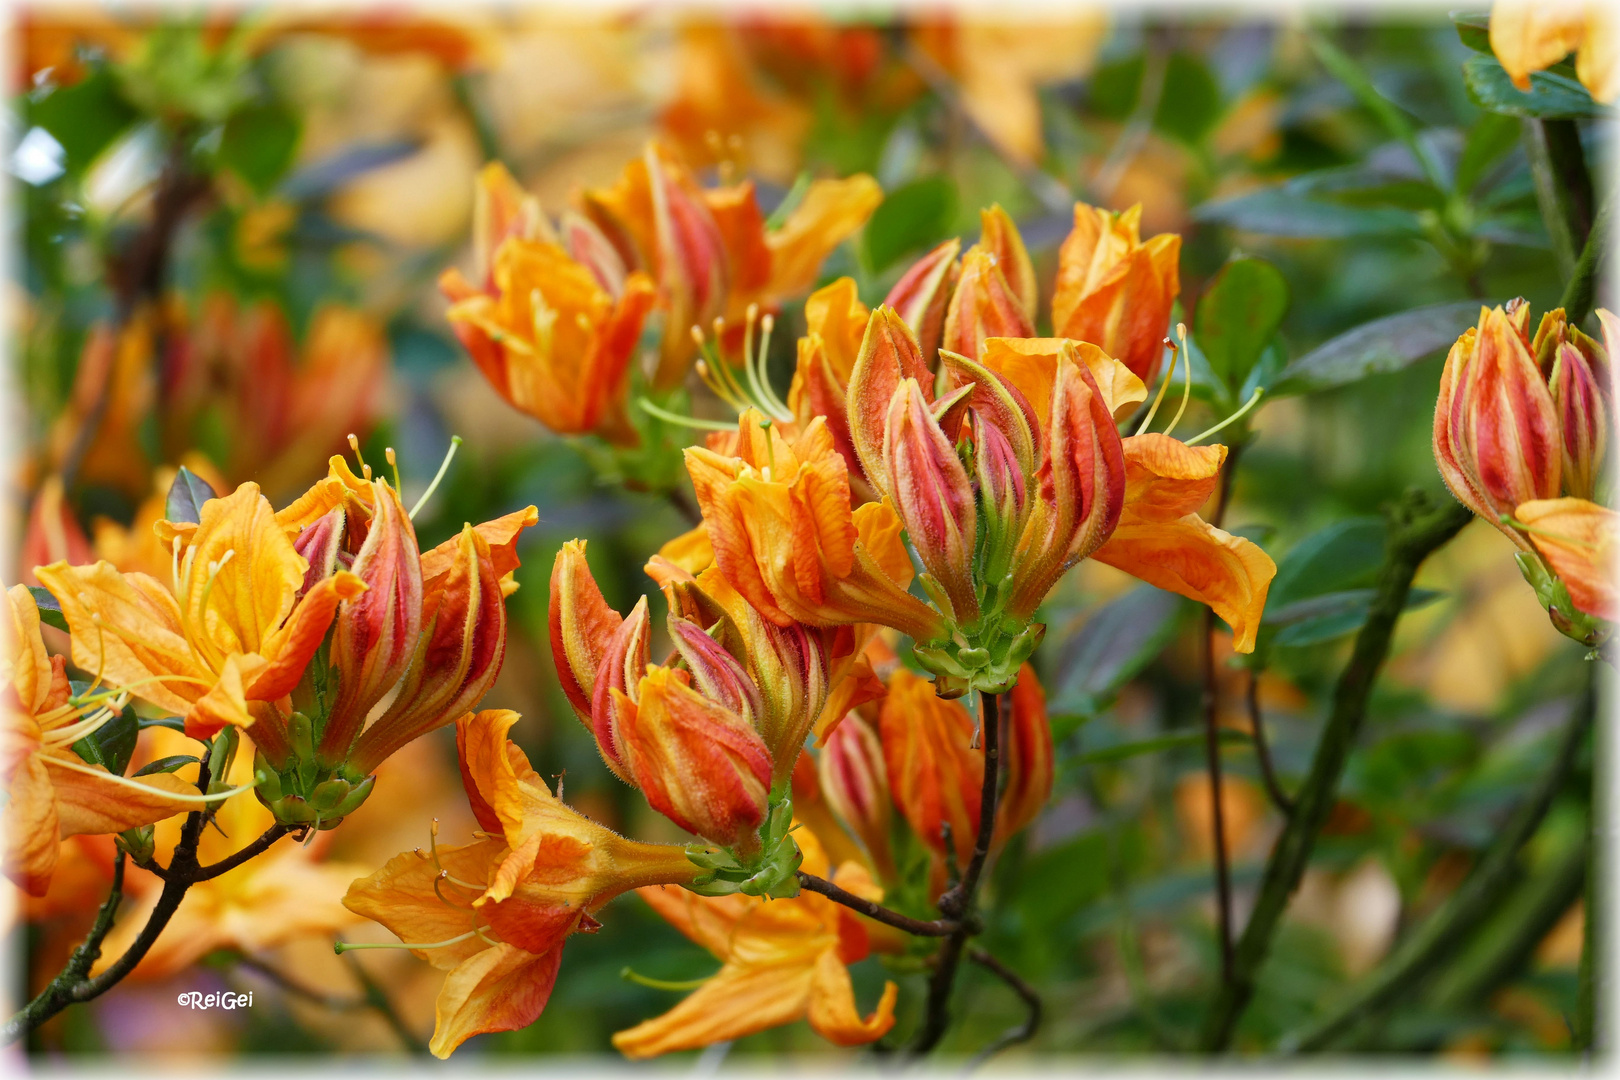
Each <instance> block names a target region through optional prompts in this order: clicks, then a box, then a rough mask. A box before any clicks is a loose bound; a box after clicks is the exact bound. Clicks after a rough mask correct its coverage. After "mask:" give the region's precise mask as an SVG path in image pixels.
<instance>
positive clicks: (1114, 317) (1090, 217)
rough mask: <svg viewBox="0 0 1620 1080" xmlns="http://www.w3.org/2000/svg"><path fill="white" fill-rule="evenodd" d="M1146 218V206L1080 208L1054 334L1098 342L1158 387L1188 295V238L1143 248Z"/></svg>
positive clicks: (1155, 241) (1064, 262) (1066, 253)
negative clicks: (1184, 257)
mask: <svg viewBox="0 0 1620 1080" xmlns="http://www.w3.org/2000/svg"><path fill="white" fill-rule="evenodd" d="M1141 215H1142V210H1141V207H1140V206H1134V207H1132V208H1131V209H1129V210H1126V211H1125V212H1124V213H1122V214H1116V213H1113V212H1112V211H1109V210H1103V209H1099V208H1098V207H1094V206H1087V205H1086V204H1085V203H1076V204H1075V207H1074V229H1073V231H1072V232H1070V233H1069V235H1068V238H1067V239H1065V240H1064V241H1063V246H1062V248H1061V249H1059V251H1058V274H1057V282H1056V284H1055V285H1054V287H1053V294H1052V329H1053V332H1055V333H1057V334H1059V335H1061V336H1063V337H1068V338H1074V339H1075V340H1077V341H1089V342H1091V343H1092V344H1093V345H1096V346H1097V347H1098V348H1100V349H1102V351H1103V352H1105V353H1107V354H1108V355H1109V356H1112V357H1114V358H1115V359H1116V360H1119V361H1120V362H1121V363H1123V364H1124V365H1125V366H1126V367H1128V368H1130V369H1131V371H1132V372H1133V373H1135V375H1136V376H1137V377H1138V378H1140V379H1141V380H1142V381H1143V382H1144V383H1146V384H1149V385H1151V384H1152V382H1153V377H1154V375H1155V374H1157V372H1158V368H1159V359H1160V357H1162V356H1163V355H1164V345H1163V342H1164V334H1165V329H1166V327H1167V326H1168V325H1169V322H1170V307H1171V305H1172V304H1173V303H1174V302H1175V299H1176V296H1177V294H1178V293H1180V291H1181V275H1180V258H1181V237H1180V236H1178V235H1176V234H1174V233H1161V234H1160V235H1158V236H1155V237H1153V238H1152V239H1150V240H1148V241H1147V242H1146V243H1143V242H1142V239H1141V235H1140V221H1141Z"/></svg>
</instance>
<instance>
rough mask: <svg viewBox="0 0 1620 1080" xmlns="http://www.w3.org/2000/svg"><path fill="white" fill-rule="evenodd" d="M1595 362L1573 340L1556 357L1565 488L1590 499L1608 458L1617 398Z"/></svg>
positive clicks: (1554, 383) (1555, 399)
mask: <svg viewBox="0 0 1620 1080" xmlns="http://www.w3.org/2000/svg"><path fill="white" fill-rule="evenodd" d="M1601 370H1602V369H1601V368H1598V369H1597V370H1594V367H1593V364H1592V363H1591V361H1590V360H1588V358H1587V357H1586V356H1585V355H1584V354H1583V353H1582V351H1581V350H1580V349H1578V348H1576V347H1575V345H1574V344H1572V343H1570V342H1565V343H1564V344H1562V345H1560V346H1559V347H1558V350H1557V354H1556V358H1555V359H1554V361H1553V368H1552V376H1551V380H1550V381H1551V385H1552V399H1553V408H1554V409H1555V410H1557V414H1558V428H1559V432H1560V434H1561V435H1562V436H1563V453H1562V464H1561V472H1562V475H1563V486H1564V492H1565V494H1567V495H1572V496H1574V497H1575V498H1578V499H1590V498H1592V497H1593V496H1594V494H1595V493H1596V492H1597V487H1598V481H1599V478H1600V476H1601V474H1602V472H1603V466H1604V464H1605V462H1606V461H1607V459H1608V453H1609V437H1610V432H1611V430H1612V426H1613V423H1614V401H1613V399H1612V398H1611V397H1610V396H1609V387H1608V385H1607V384H1606V382H1605V381H1604V380H1603V379H1602V378H1601V377H1600V375H1599V374H1598V372H1600V371H1601Z"/></svg>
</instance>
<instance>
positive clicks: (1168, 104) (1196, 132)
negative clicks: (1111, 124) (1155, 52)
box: [1153, 52, 1222, 144]
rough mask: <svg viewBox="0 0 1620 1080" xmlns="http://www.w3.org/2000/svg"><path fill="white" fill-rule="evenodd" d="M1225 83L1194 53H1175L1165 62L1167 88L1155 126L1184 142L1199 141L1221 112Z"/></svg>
mask: <svg viewBox="0 0 1620 1080" xmlns="http://www.w3.org/2000/svg"><path fill="white" fill-rule="evenodd" d="M1221 108H1222V104H1221V85H1220V83H1219V82H1217V81H1216V80H1215V76H1214V75H1213V74H1211V73H1210V70H1209V68H1208V67H1207V66H1205V64H1204V62H1203V61H1202V60H1200V59H1199V58H1198V57H1197V56H1195V55H1193V54H1192V53H1186V52H1178V53H1172V54H1171V55H1170V59H1169V60H1168V61H1167V62H1166V64H1165V69H1164V90H1163V91H1162V92H1161V93H1160V94H1159V107H1158V109H1157V110H1156V111H1155V112H1154V114H1153V126H1154V127H1156V128H1158V129H1159V130H1160V131H1163V132H1165V133H1166V134H1169V135H1173V136H1175V137H1176V138H1178V139H1180V140H1181V141H1182V142H1185V143H1189V144H1196V143H1197V142H1198V141H1199V140H1201V139H1202V138H1203V137H1204V135H1205V134H1207V133H1208V132H1209V129H1210V128H1212V127H1214V126H1215V121H1216V120H1217V119H1219V117H1220V115H1221Z"/></svg>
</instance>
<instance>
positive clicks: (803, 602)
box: [686, 329, 942, 641]
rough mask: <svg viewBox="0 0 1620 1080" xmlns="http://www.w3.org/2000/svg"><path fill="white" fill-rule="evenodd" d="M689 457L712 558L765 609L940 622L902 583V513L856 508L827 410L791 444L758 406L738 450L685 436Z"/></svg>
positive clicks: (918, 632)
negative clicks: (692, 443) (698, 443)
mask: <svg viewBox="0 0 1620 1080" xmlns="http://www.w3.org/2000/svg"><path fill="white" fill-rule="evenodd" d="M871 333H872V332H871V330H870V329H869V330H868V331H867V336H868V338H870V337H871ZM859 445H860V444H859V441H857V442H856V446H857V448H858V447H859ZM863 460H864V459H863ZM686 468H687V472H688V473H689V474H690V475H691V477H692V486H693V489H694V490H695V491H696V493H697V499H698V505H699V506H700V507H701V508H702V510H703V519H704V525H705V528H706V529H707V532H708V537H709V541H710V543H712V544H713V548H714V558H715V563H716V565H718V566H719V568H720V571H721V573H723V574H724V575H725V577H726V580H727V581H729V582H730V583H731V585H732V586H733V587H734V588H735V589H736V590H737V591H738V592H739V593H741V594H742V596H743V598H744V599H746V600H747V601H748V603H749V604H751V605H753V607H754V608H755V609H756V610H758V611H759V613H760V614H761V615H763V616H765V618H767V619H769V620H770V621H772V622H774V623H776V625H778V626H791V625H792V624H794V623H795V622H800V623H805V624H806V625H809V626H822V627H826V626H840V625H847V624H853V623H878V624H881V625H884V626H893V627H895V628H896V629H898V630H901V631H902V632H904V633H907V634H910V635H912V636H913V637H915V638H917V639H918V640H922V641H927V640H930V639H932V638H934V637H935V636H937V635H938V634H939V633H940V632H941V629H942V623H941V620H940V618H939V615H938V613H937V612H935V611H934V610H933V609H931V608H930V607H928V605H926V604H924V603H922V602H921V601H920V600H918V599H917V598H916V597H914V596H912V595H911V594H910V593H908V592H906V587H907V585H909V584H910V582H911V561H910V558H909V557H908V556H907V554H906V550H905V547H904V545H903V544H902V543H901V541H900V522H899V519H898V518H896V516H895V514H894V511H893V510H891V509H890V508H889V506H888V505H887V504H885V503H867V504H865V505H863V506H860V507H853V508H852V507H851V498H850V485H849V470H848V467H847V466H846V465H845V464H844V459H843V457H842V456H841V455H840V454H839V453H838V450H837V447H836V445H835V444H834V441H833V436H832V433H831V431H830V430H829V429H828V427H827V424H826V422H825V421H824V420H822V419H821V418H819V417H818V418H817V419H815V420H813V421H812V422H811V423H810V424H809V426H808V427H806V428H805V429H804V431H803V433H802V434H800V435H799V437H798V438H797V439H795V440H794V441H793V442H792V443H789V442H788V440H787V439H785V438H783V436H782V434H781V433H780V432H778V431H777V430H776V429H775V428H774V427H769V428H766V427H762V426H761V417H760V415H759V413H757V412H756V411H754V410H752V409H750V410H748V411H747V412H745V413H744V414H743V415H742V417H741V418H740V419H739V420H738V423H737V441H736V447H735V451H734V453H733V454H731V455H723V454H720V453H717V452H715V451H714V450H711V449H708V448H704V447H689V448H688V449H687V451H686ZM867 472H868V475H869V476H870V475H871V472H872V470H871V466H870V465H868V468H867Z"/></svg>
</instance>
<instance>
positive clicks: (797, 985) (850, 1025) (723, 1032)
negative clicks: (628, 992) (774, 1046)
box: [613, 828, 899, 1058]
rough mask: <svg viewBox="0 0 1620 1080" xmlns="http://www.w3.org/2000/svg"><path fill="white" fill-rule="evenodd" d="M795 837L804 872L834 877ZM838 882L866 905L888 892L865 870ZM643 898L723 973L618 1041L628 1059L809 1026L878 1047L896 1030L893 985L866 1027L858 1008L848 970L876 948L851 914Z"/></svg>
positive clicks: (653, 890) (663, 891)
mask: <svg viewBox="0 0 1620 1080" xmlns="http://www.w3.org/2000/svg"><path fill="white" fill-rule="evenodd" d="M793 835H794V837H795V839H796V840H797V841H798V843H799V846H800V848H801V850H802V851H803V852H804V863H803V866H804V869H805V870H806V871H808V872H809V873H812V874H818V875H825V874H826V873H827V870H828V865H827V857H826V855H825V854H824V853H823V852H822V849H821V845H820V844H819V843H818V842H817V841H816V838H815V835H814V834H813V833H811V832H810V831H809V830H808V829H805V828H800V829H799V830H798V831H797V832H795V833H794V834H793ZM833 880H834V881H835V882H836V883H837V884H839V885H841V886H842V887H843V888H845V889H848V890H849V891H850V892H853V893H855V894H857V895H859V896H863V897H866V898H867V899H870V900H881V899H882V898H883V890H882V888H880V887H879V886H878V885H877V884H876V883H875V882H874V881H873V880H872V878H871V875H870V874H869V873H868V872H867V870H866V868H865V867H863V866H861V865H860V864H859V863H854V862H846V863H844V864H842V865H841V866H839V867H838V871H837V874H836V875H835V876H834V878H833ZM640 895H641V897H642V899H644V900H646V901H647V903H648V904H650V905H652V908H653V910H654V911H657V912H658V914H660V915H662V916H663V917H664V918H665V919H666V920H668V921H669V923H670V924H671V925H673V926H674V927H675V928H676V929H677V930H679V931H680V932H681V933H683V934H685V935H686V936H687V937H689V938H691V939H692V940H693V941H695V942H697V943H698V944H699V945H702V946H703V947H704V948H705V949H708V950H709V951H710V952H711V953H713V954H714V955H715V957H716V958H717V959H719V960H720V961H721V965H722V966H721V968H720V970H719V971H718V972H717V973H715V975H714V976H713V977H712V978H710V979H709V980H708V981H706V982H705V983H704V984H703V986H702V987H701V988H700V989H698V990H697V991H695V992H694V993H693V994H692V995H691V996H690V997H688V998H686V999H685V1000H684V1001H682V1002H681V1003H680V1004H679V1005H677V1006H675V1007H674V1008H673V1009H671V1010H670V1011H669V1012H667V1013H665V1014H664V1015H662V1016H659V1017H655V1018H654V1019H652V1020H647V1021H645V1022H643V1023H640V1024H637V1025H636V1026H635V1027H633V1028H630V1029H628V1030H626V1031H621V1032H619V1033H618V1034H617V1035H615V1036H613V1045H614V1046H616V1047H618V1048H619V1050H620V1051H621V1052H623V1053H624V1055H625V1056H626V1057H631V1058H648V1057H655V1056H657V1055H659V1054H667V1053H670V1052H672V1051H675V1050H690V1049H693V1048H695V1047H699V1046H708V1045H709V1044H710V1043H716V1042H724V1041H726V1040H728V1039H740V1038H742V1037H743V1036H744V1035H752V1034H753V1033H754V1032H756V1031H764V1030H765V1029H767V1028H773V1027H780V1026H782V1025H783V1024H791V1023H792V1022H793V1021H795V1020H799V1019H802V1018H807V1019H808V1020H809V1021H810V1026H811V1027H812V1028H813V1029H814V1030H815V1031H816V1033H817V1034H819V1035H821V1036H822V1037H823V1038H825V1039H827V1040H828V1041H830V1042H833V1043H836V1044H838V1045H839V1046H858V1045H861V1044H862V1043H869V1042H872V1041H873V1040H875V1039H879V1038H882V1037H883V1036H884V1035H885V1034H886V1033H887V1032H888V1030H889V1029H890V1028H891V1027H893V1026H894V1003H895V998H896V997H897V996H898V994H899V987H897V986H896V985H895V984H894V983H892V982H886V983H885V984H884V988H883V996H882V998H881V999H879V1001H878V1005H877V1008H876V1009H874V1010H873V1011H872V1013H871V1015H870V1016H867V1017H866V1018H864V1019H863V1018H862V1017H861V1015H860V1012H859V1010H858V1009H857V1007H856V1004H855V994H854V988H853V985H852V984H851V982H850V977H849V968H848V966H847V965H849V964H852V963H855V962H856V961H858V960H861V959H864V958H865V957H866V956H867V954H868V952H869V951H870V948H871V943H870V941H869V939H868V937H867V931H866V926H865V924H864V923H863V922H862V920H861V919H860V917H859V916H857V915H856V914H855V913H854V912H852V911H850V910H849V909H848V908H845V907H841V906H840V905H838V904H835V903H834V902H833V901H831V900H828V899H827V898H826V897H824V896H821V895H819V894H817V893H810V892H804V893H800V894H799V895H798V896H796V897H794V898H793V899H791V900H768V899H765V898H763V897H754V896H744V895H742V894H740V893H739V894H733V895H730V896H722V897H703V896H698V895H696V894H695V893H691V892H688V891H686V890H684V889H671V888H667V887H656V886H654V887H649V888H644V889H642V890H640Z"/></svg>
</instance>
